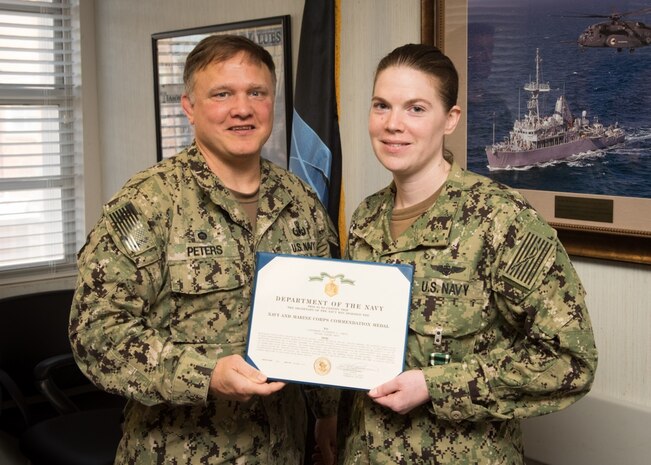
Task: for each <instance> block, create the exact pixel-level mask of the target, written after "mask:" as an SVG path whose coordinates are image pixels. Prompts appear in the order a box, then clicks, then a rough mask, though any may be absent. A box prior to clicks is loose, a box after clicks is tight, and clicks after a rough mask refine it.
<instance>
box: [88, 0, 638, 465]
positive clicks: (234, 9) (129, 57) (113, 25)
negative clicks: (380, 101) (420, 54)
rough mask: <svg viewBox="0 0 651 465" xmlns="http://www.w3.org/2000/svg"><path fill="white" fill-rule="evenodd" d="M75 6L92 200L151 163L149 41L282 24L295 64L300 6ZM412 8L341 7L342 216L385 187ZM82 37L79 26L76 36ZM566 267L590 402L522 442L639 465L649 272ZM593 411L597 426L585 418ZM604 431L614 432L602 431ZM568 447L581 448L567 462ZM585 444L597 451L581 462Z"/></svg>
mask: <svg viewBox="0 0 651 465" xmlns="http://www.w3.org/2000/svg"><path fill="white" fill-rule="evenodd" d="M81 1H82V6H83V7H85V8H86V9H85V10H84V9H83V8H82V10H84V11H92V8H93V6H94V8H95V10H94V21H95V28H96V34H95V35H94V37H90V38H89V39H92V40H94V42H95V43H94V45H92V40H89V41H87V42H85V44H86V47H91V48H93V50H92V52H94V53H92V58H94V59H95V60H96V73H93V70H92V69H91V70H88V69H85V70H84V76H83V82H84V86H85V87H88V88H96V89H97V111H96V113H94V114H93V113H92V111H91V110H89V109H88V108H87V107H85V109H84V111H85V113H84V118H86V117H89V118H96V119H97V128H98V129H97V131H95V132H93V130H92V128H93V126H92V125H91V129H90V130H89V132H88V133H87V134H86V139H87V141H86V151H87V158H86V163H87V167H86V168H87V169H88V170H90V173H91V175H92V173H96V172H97V173H100V174H101V177H99V178H98V179H95V178H94V177H93V178H91V179H93V182H92V187H89V189H90V192H89V193H90V194H92V195H93V196H94V197H93V196H91V200H92V199H93V198H97V199H101V200H102V201H104V200H106V199H107V198H108V197H109V196H110V195H111V194H113V193H114V192H115V191H116V190H117V189H118V188H119V187H120V186H121V185H122V184H123V183H124V181H125V180H126V179H128V177H129V176H130V175H132V174H133V173H135V172H136V171H138V170H141V169H143V168H145V167H147V166H149V165H151V164H153V163H155V161H156V144H155V122H154V92H153V70H152V53H151V34H153V33H156V32H163V31H169V30H175V29H183V28H189V27H197V26H206V25H211V24H221V23H228V22H233V21H241V20H246V19H254V18H264V17H269V16H278V15H284V14H289V15H291V16H292V38H293V54H292V55H293V63H294V67H295V64H296V60H297V56H298V39H299V34H300V21H301V15H302V10H303V0H237V1H230V0H138V1H134V0H102V1H95V0H81ZM419 5H420V0H342V15H341V28H342V30H341V43H342V47H341V84H340V91H341V96H340V101H341V113H342V114H341V117H340V122H341V124H340V127H341V138H342V145H343V153H344V165H343V171H344V184H345V189H346V216H347V218H349V217H350V215H351V213H352V211H353V209H354V208H355V207H356V206H357V204H358V203H359V202H360V201H361V200H362V198H363V197H364V196H366V195H368V194H370V193H371V192H373V191H375V190H377V189H378V188H380V187H382V186H384V185H385V184H387V183H388V182H389V176H388V174H387V173H385V172H384V170H383V169H381V168H380V167H379V165H378V163H377V162H376V160H375V157H374V156H373V153H372V151H371V149H370V144H369V142H368V135H367V130H366V120H367V112H368V107H369V100H370V92H371V80H372V76H373V70H374V67H375V65H376V64H377V61H378V60H379V58H380V57H381V56H383V55H384V54H386V53H387V52H388V51H390V50H391V49H392V48H394V47H395V46H397V45H400V44H403V43H405V42H415V41H418V40H419ZM84 31H87V28H83V27H82V34H83V33H84ZM86 53H87V54H88V53H89V50H88V49H86ZM92 58H89V60H90V59H92ZM94 74H95V75H96V79H97V81H96V87H95V86H94V84H95V82H94V81H95V76H94ZM91 123H92V121H91ZM95 135H97V137H93V136H95ZM89 139H91V140H89ZM98 164H99V166H98ZM93 176H94V175H93ZM99 203H100V202H99V201H98V200H92V201H91V202H90V204H89V205H87V209H88V211H87V215H86V216H87V218H88V219H89V221H90V222H91V223H92V222H94V221H95V219H96V218H97V217H98V216H99ZM574 262H575V264H576V267H577V270H578V272H579V275H580V276H581V278H582V280H583V283H584V286H585V287H586V289H587V291H588V305H589V309H590V314H591V316H592V320H593V324H594V327H595V333H596V338H597V345H598V348H599V351H600V364H599V369H598V373H597V379H596V382H595V385H594V389H593V392H592V393H591V394H590V396H589V399H587V400H586V401H582V402H586V403H585V404H577V406H575V407H571V408H570V409H568V411H567V412H562V413H560V414H555V415H550V416H548V417H543V418H541V419H533V420H527V421H526V422H525V432H526V434H525V438H526V440H527V444H531V454H532V457H534V458H536V459H538V460H541V461H547V462H548V463H554V464H557V465H561V464H564V463H568V464H569V463H572V464H584V463H585V464H588V463H590V464H598V463H603V464H604V465H606V464H610V463H622V464H629V463H630V464H635V463H641V462H636V460H638V457H640V456H642V454H645V453H648V454H649V455H651V449H650V448H651V433H649V431H650V429H649V428H646V429H644V430H641V431H637V429H635V428H634V425H639V424H640V423H639V421H638V422H637V423H636V422H631V421H628V420H627V419H629V420H630V419H631V418H632V416H635V415H641V416H640V417H636V418H647V416H646V415H648V412H649V411H651V363H649V362H650V360H649V353H651V308H650V304H649V302H651V267H649V266H641V265H633V264H623V263H617V262H607V261H598V260H591V259H581V258H575V259H574ZM604 402H605V404H604ZM582 405H584V406H586V407H582ZM604 405H606V406H607V407H605V406H604ZM620 406H621V408H618V407H620ZM580 407H582V408H580ZM611 407H612V408H611ZM586 411H587V413H586ZM595 412H596V414H597V418H599V419H600V422H599V423H597V422H594V421H593V419H594V417H591V416H585V415H587V414H588V413H595ZM631 412H633V413H634V415H631ZM601 414H603V415H602V416H599V415H601ZM617 415H619V416H617ZM604 416H607V418H606V419H604V418H603V417H604ZM570 420H577V421H578V422H579V425H580V428H581V430H580V431H579V432H577V431H574V430H571V431H567V429H564V428H563V427H564V426H565V427H569V426H568V425H574V423H572V421H570ZM603 421H609V425H612V428H611V429H610V430H604V429H603V428H602V427H601V426H599V427H598V425H603V423H602V422H603ZM636 421H637V420H636ZM618 424H622V425H624V431H622V430H621V429H620V430H619V431H617V428H616V427H615V426H616V425H618ZM627 427H629V428H631V431H632V430H633V429H635V431H636V433H635V434H637V436H635V435H633V436H632V437H633V438H634V439H636V440H637V439H639V440H638V442H637V449H636V451H635V452H630V451H631V449H630V448H621V447H620V448H619V449H618V448H617V447H614V448H613V447H612V442H609V438H608V437H607V436H608V435H609V434H611V435H612V437H613V438H615V439H614V440H615V441H618V440H619V439H618V438H623V437H624V435H625V434H626V429H625V428H627ZM572 428H575V426H572ZM573 438H576V441H574V439H573ZM612 440H613V439H611V440H610V441H612ZM622 440H623V439H622ZM577 441H578V442H577ZM581 441H583V442H581ZM573 444H579V446H580V447H579V446H576V447H574V449H575V450H574V452H573V454H564V453H563V450H567V447H572V446H573ZM621 444H623V443H620V445H621ZM588 445H589V446H591V447H596V448H597V449H596V450H597V452H596V453H588V449H587V446H588ZM563 447H566V448H565V449H563ZM582 447H583V449H582ZM599 447H601V448H602V450H603V451H604V453H600V452H599V451H600V449H599ZM606 448H607V449H608V450H616V451H617V450H619V451H621V452H620V454H622V455H619V456H618V457H620V460H618V461H617V462H610V461H608V460H609V459H608V457H609V456H608V454H606V453H605V451H606ZM550 451H551V452H550ZM629 453H635V454H637V455H635V456H633V455H630V456H627V455H626V454H629ZM629 459H630V460H629Z"/></svg>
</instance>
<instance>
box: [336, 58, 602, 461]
mask: <svg viewBox="0 0 651 465" xmlns="http://www.w3.org/2000/svg"><path fill="white" fill-rule="evenodd" d="M432 76H433V77H432ZM456 82H457V77H456V70H454V66H453V65H452V64H451V62H450V61H449V59H447V57H445V56H444V55H443V54H441V53H440V52H439V51H438V50H437V49H435V48H433V47H427V46H424V45H408V46H404V47H401V48H398V49H396V50H395V51H394V52H392V53H391V54H389V55H388V56H387V57H385V59H384V60H383V61H382V62H380V65H379V66H378V72H377V74H376V85H375V88H374V99H373V102H374V104H373V106H372V109H371V115H370V117H369V121H370V122H369V132H370V134H371V141H372V143H373V147H374V150H375V151H376V155H377V156H378V159H380V161H381V162H382V163H383V165H385V166H386V167H388V169H390V170H391V171H392V173H393V176H394V182H393V183H392V184H391V185H390V186H389V187H387V188H385V189H383V190H380V191H379V192H377V193H376V194H374V195H371V196H370V197H368V198H366V199H365V200H364V201H363V202H362V203H361V204H360V206H359V207H358V208H357V210H356V212H355V213H354V215H353V218H352V222H351V223H352V224H351V228H350V236H349V239H348V248H347V255H348V257H349V258H351V259H354V260H364V261H373V262H383V263H402V264H409V265H412V266H413V267H414V282H413V286H412V297H411V299H412V300H411V312H410V317H409V328H408V329H409V330H408V336H407V347H406V355H405V371H404V372H403V373H401V374H400V375H398V376H397V377H396V378H394V379H392V380H390V381H388V382H386V383H385V384H383V385H381V386H378V387H376V388H374V389H372V390H371V391H370V392H369V393H360V392H355V393H353V392H350V391H346V392H345V393H343V394H342V399H341V404H340V405H341V406H340V409H339V411H340V413H339V418H338V420H339V422H338V429H339V434H340V436H339V437H340V441H339V447H338V453H339V461H340V463H345V464H394V463H399V464H405V465H407V464H430V463H431V464H450V465H452V464H454V465H463V464H468V465H470V464H509V465H511V464H513V465H515V464H522V463H523V448H522V438H521V432H520V424H519V420H520V419H522V418H527V417H531V416H536V415H543V414H547V413H550V412H554V411H557V410H559V409H562V408H564V407H567V406H568V405H570V404H572V403H573V402H575V401H576V400H578V399H579V398H581V397H582V396H583V395H584V394H585V393H587V392H588V390H589V388H590V386H591V384H592V380H593V377H594V373H595V369H596V363H597V353H596V348H595V344H594V337H593V333H592V328H591V323H590V319H589V316H588V313H587V310H586V306H585V302H584V289H583V287H582V285H581V283H580V280H579V278H578V276H577V275H576V272H575V270H574V268H573V267H572V264H571V263H570V260H569V258H568V256H567V254H566V252H565V250H564V248H563V246H562V245H561V243H560V242H559V241H558V239H557V237H556V232H555V231H554V230H553V229H552V228H551V227H550V226H549V225H548V224H547V223H546V222H545V221H544V220H543V219H542V218H540V216H539V215H538V214H537V213H536V212H535V211H534V210H533V209H532V208H531V206H530V205H529V204H528V203H527V202H526V200H525V199H524V198H523V197H522V196H521V195H520V194H518V193H517V192H515V191H513V190H511V189H509V188H507V187H505V186H503V185H500V184H498V183H495V182H492V181H491V180H489V179H488V178H485V177H482V176H479V175H476V174H473V173H470V172H467V171H464V170H463V169H462V168H461V167H460V166H459V165H458V164H456V163H454V162H453V161H452V160H451V159H450V158H449V157H445V158H444V157H443V155H442V152H443V148H442V144H443V137H442V136H443V133H445V134H448V133H450V132H451V131H452V130H454V127H455V126H456V122H457V121H458V116H459V110H458V107H457V106H456V97H457V95H456V86H455V84H456ZM405 83H408V85H405ZM446 86H447V87H446ZM432 87H434V91H432ZM448 87H451V88H452V91H451V92H449V97H450V98H449V100H448V101H447V102H446V96H448V92H447V90H448ZM414 107H417V111H413V108H414ZM430 115H434V116H430ZM427 118H432V119H431V120H430V119H427ZM431 121H433V123H432V122H431ZM434 124H436V125H438V126H434ZM435 127H436V128H439V129H440V130H441V134H438V135H435V136H432V134H431V132H432V131H435V130H437V129H434V128H435ZM419 131H420V132H419ZM423 139H424V140H425V141H426V143H425V144H423V145H422V146H424V147H428V148H426V149H424V150H425V152H423V151H418V150H417V149H418V148H419V147H421V145H419V143H420V142H421V140H423ZM433 144H438V145H437V146H434V145H433ZM430 146H431V147H430ZM430 151H431V152H430ZM423 153H427V154H428V155H427V156H425V155H423ZM430 153H431V154H430ZM429 157H431V158H429ZM408 162H409V163H408ZM410 163H411V164H410ZM431 166H434V167H435V170H434V171H435V174H434V176H433V177H432V176H426V177H422V176H420V174H422V172H423V171H424V170H426V169H428V168H429V167H431ZM446 167H447V169H446ZM406 180H420V181H419V182H420V187H423V186H431V188H430V189H429V191H427V192H426V195H425V196H421V197H426V198H425V200H424V201H422V200H421V201H420V202H416V203H413V205H414V206H413V207H411V208H412V213H414V214H413V215H412V216H411V218H412V220H411V222H410V223H409V224H408V225H403V226H401V228H402V229H401V230H400V231H399V232H398V233H397V234H395V231H394V228H396V221H397V218H396V217H397V216H399V215H398V214H397V213H396V212H397V211H398V210H399V208H398V206H397V203H398V199H399V195H400V194H403V195H405V197H403V199H404V198H406V195H407V194H408V193H407V194H405V190H406V187H405V186H407V187H413V186H414V185H415V184H409V183H406V182H405V181H406ZM437 183H438V185H437ZM439 186H440V187H439ZM401 189H403V190H401ZM413 191H416V190H413ZM400 210H402V211H403V212H404V211H407V210H408V208H404V207H401V208H400ZM398 226H400V225H398ZM398 229H400V228H398Z"/></svg>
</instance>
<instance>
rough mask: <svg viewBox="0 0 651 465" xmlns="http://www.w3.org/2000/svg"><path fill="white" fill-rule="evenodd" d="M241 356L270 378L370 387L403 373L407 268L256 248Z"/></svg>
mask: <svg viewBox="0 0 651 465" xmlns="http://www.w3.org/2000/svg"><path fill="white" fill-rule="evenodd" d="M256 268H257V269H256V277H255V286H254V291H253V303H252V306H251V320H250V326H249V337H248V342H247V355H246V359H247V361H248V362H249V363H250V364H251V365H253V366H255V367H256V368H258V369H259V370H260V371H261V372H262V373H264V374H265V375H267V377H268V378H270V379H273V380H280V381H288V382H296V383H305V384H319V385H328V386H336V387H345V388H352V389H365V390H366V389H371V388H373V387H375V386H378V385H380V384H382V383H384V382H386V381H389V380H390V379H392V378H394V377H395V376H397V375H398V374H400V373H401V372H402V370H403V364H404V355H405V344H406V338H407V323H408V319H409V305H410V301H411V282H412V278H413V268H412V267H411V266H408V265H393V264H383V263H369V262H355V261H349V260H334V259H324V258H314V257H303V256H293V255H275V254H269V253H258V254H257V257H256Z"/></svg>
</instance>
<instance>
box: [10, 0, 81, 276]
mask: <svg viewBox="0 0 651 465" xmlns="http://www.w3.org/2000/svg"><path fill="white" fill-rule="evenodd" d="M77 1H78V0H50V1H48V0H0V279H6V278H8V277H15V276H16V275H21V274H22V273H21V272H25V271H27V272H29V273H34V272H38V271H48V272H50V273H52V272H59V271H63V270H70V269H72V268H73V267H74V260H75V253H76V250H77V247H78V244H77V237H78V235H79V234H78V232H77V231H78V230H81V229H82V228H81V227H79V226H78V223H79V222H80V221H78V218H79V219H80V218H81V215H79V212H80V211H83V199H82V196H81V194H82V189H81V186H82V182H81V175H82V169H81V160H82V157H81V154H80V153H79V152H80V150H79V148H78V147H80V142H81V133H80V125H79V124H78V121H79V117H78V115H77V114H76V110H75V108H79V104H78V102H77V99H78V92H79V83H78V82H76V81H78V80H79V73H78V71H76V70H78V69H79V68H78V61H79V60H78V56H79V47H78V36H79V33H78V20H77V19H75V18H74V17H73V13H76V9H74V8H73V7H75V6H76V2H77ZM73 9H74V11H73Z"/></svg>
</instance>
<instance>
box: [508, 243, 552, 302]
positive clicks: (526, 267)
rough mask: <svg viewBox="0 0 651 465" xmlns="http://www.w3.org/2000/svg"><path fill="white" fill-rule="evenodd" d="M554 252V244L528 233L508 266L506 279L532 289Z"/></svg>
mask: <svg viewBox="0 0 651 465" xmlns="http://www.w3.org/2000/svg"><path fill="white" fill-rule="evenodd" d="M553 251H554V243H553V242H552V241H551V240H549V239H547V238H545V237H542V236H540V235H538V234H536V233H534V232H532V231H528V232H527V234H526V235H525V236H524V239H523V240H522V241H521V242H520V244H518V246H517V247H516V249H515V251H514V256H513V258H512V259H511V261H510V262H509V263H508V265H507V266H506V271H504V275H503V276H504V277H505V278H507V279H509V280H511V281H513V282H514V283H516V284H518V285H520V286H522V287H524V288H526V289H529V290H530V289H531V288H532V287H533V285H534V283H535V282H536V278H537V277H538V274H539V273H540V270H541V269H542V266H543V265H544V263H545V262H546V261H547V259H548V258H549V256H550V254H551V253H553Z"/></svg>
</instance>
